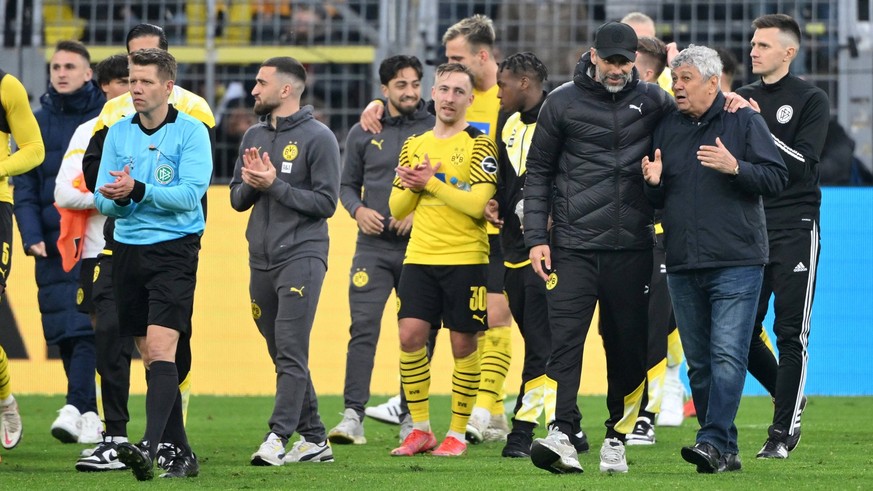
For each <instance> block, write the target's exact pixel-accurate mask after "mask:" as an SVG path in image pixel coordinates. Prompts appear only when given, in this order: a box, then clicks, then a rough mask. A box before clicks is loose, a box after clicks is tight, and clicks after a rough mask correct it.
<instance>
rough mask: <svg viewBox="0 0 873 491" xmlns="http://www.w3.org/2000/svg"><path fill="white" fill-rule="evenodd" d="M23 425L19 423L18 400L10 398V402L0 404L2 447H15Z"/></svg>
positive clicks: (19, 438) (19, 439)
mask: <svg viewBox="0 0 873 491" xmlns="http://www.w3.org/2000/svg"><path fill="white" fill-rule="evenodd" d="M23 431H24V427H23V426H22V425H21V414H20V413H19V412H18V402H16V401H15V398H14V397H13V398H12V402H10V403H9V404H7V405H4V406H0V433H2V434H3V435H2V437H3V441H2V443H3V448H6V449H10V448H15V446H16V445H18V442H20V441H21V434H22V432H23Z"/></svg>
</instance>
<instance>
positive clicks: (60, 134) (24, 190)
mask: <svg viewBox="0 0 873 491" xmlns="http://www.w3.org/2000/svg"><path fill="white" fill-rule="evenodd" d="M105 102H106V97H105V96H104V95H103V92H102V91H101V90H100V89H99V88H98V87H97V85H95V84H94V83H90V82H89V83H86V84H85V86H84V87H82V88H81V89H79V90H78V91H76V92H74V93H72V94H59V93H58V92H57V91H56V90H55V89H54V88H52V87H49V90H48V92H46V93H45V94H43V96H42V97H41V98H40V103H41V104H42V107H41V108H40V109H39V110H38V111H36V112H35V113H34V115H35V116H36V121H37V123H38V124H39V129H40V133H42V139H43V141H44V142H45V160H44V161H43V163H42V165H40V166H39V167H37V168H35V169H33V170H31V171H29V172H27V173H25V174H22V175H20V176H16V177H15V180H14V184H15V188H14V191H13V198H14V200H15V206H14V210H15V219H16V221H17V222H18V230H19V231H20V232H21V239H22V242H23V243H24V250H27V249H28V248H29V247H30V246H31V245H33V244H36V243H39V242H45V248H46V254H47V256H48V257H45V258H39V257H38V258H36V284H37V287H38V288H39V293H38V299H39V310H40V313H41V314H42V324H43V331H44V334H45V338H46V342H47V343H48V344H57V343H58V342H59V341H61V340H62V339H65V338H69V337H75V336H85V335H93V334H94V333H93V330H92V328H91V322H90V320H89V319H88V316H87V315H85V314H82V313H79V312H78V311H77V310H76V294H77V289H78V280H79V268H78V266H77V267H76V268H74V269H73V270H72V271H70V272H69V273H65V272H64V270H63V268H62V267H61V258H60V255H59V253H58V249H57V242H58V235H59V234H60V216H59V215H58V211H57V209H56V208H55V206H54V202H55V197H54V193H55V177H56V176H57V174H58V169H60V167H61V161H62V160H63V158H64V153H65V152H66V151H67V144H69V142H70V138H72V136H73V132H75V131H76V128H78V127H79V125H80V124H82V123H84V122H85V121H88V120H89V119H91V118H94V117H95V116H97V114H99V113H100V109H101V108H102V107H103V104H104V103H105Z"/></svg>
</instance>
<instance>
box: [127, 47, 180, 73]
mask: <svg viewBox="0 0 873 491" xmlns="http://www.w3.org/2000/svg"><path fill="white" fill-rule="evenodd" d="M130 64H131V65H138V66H148V65H154V66H155V67H157V69H158V76H159V77H160V78H161V80H163V81H166V80H176V58H174V57H173V55H171V54H170V52H169V51H167V50H165V49H159V48H147V49H141V50H138V51H134V52H133V53H131V54H130Z"/></svg>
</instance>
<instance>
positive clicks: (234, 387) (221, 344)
mask: <svg viewBox="0 0 873 491" xmlns="http://www.w3.org/2000/svg"><path fill="white" fill-rule="evenodd" d="M247 219H248V213H237V212H235V211H234V210H233V209H231V207H230V200H229V189H228V187H227V186H214V187H212V188H210V190H209V219H208V223H207V226H206V234H205V235H204V237H203V248H202V250H201V252H200V269H199V274H198V283H197V294H196V297H195V306H194V337H193V340H192V346H193V357H194V362H193V363H194V364H193V372H192V373H193V388H192V391H193V392H194V393H195V394H226V395H248V394H252V395H272V394H274V393H275V386H276V380H275V372H274V369H273V366H272V363H271V362H270V358H269V356H268V354H267V349H266V346H265V344H264V340H263V338H262V337H261V335H260V333H258V330H257V328H256V327H255V323H254V321H253V320H252V317H251V299H250V298H249V295H248V281H249V269H248V253H247V243H246V240H245V226H246V220H247ZM329 226H330V234H331V243H330V259H329V264H328V272H327V277H326V278H325V284H324V288H323V291H322V295H321V300H320V303H319V309H318V314H317V315H316V318H315V325H314V327H313V329H312V342H311V347H310V363H309V366H310V370H311V372H312V380H313V383H314V385H315V388H316V390H317V391H318V392H319V393H321V394H342V391H343V379H344V377H345V356H346V346H347V344H348V340H349V331H348V330H349V308H348V282H349V276H348V275H349V268H350V267H351V262H352V256H353V255H354V248H355V237H356V234H357V227H356V224H355V221H354V220H352V219H351V218H350V217H349V215H348V213H346V211H345V209H343V208H340V209H338V210H337V212H336V215H335V216H334V217H333V218H331V219H330V222H329ZM14 228H15V229H16V236H15V238H14V239H13V245H14V252H13V253H14V258H13V269H12V274H11V278H10V281H9V286H8V289H7V291H8V297H7V298H8V300H9V302H10V305H11V307H12V310H13V312H14V315H15V318H16V323H17V325H18V328H19V331H20V333H21V335H22V337H23V339H24V343H25V346H26V349H27V352H28V355H29V357H30V359H27V360H20V359H19V360H15V359H13V360H10V363H11V370H12V377H13V379H12V385H13V390H14V391H15V393H39V394H61V393H64V392H65V391H66V378H65V377H64V372H63V370H64V369H63V366H62V365H61V362H60V360H49V359H48V358H47V350H46V345H45V341H44V338H43V335H42V326H41V323H40V317H39V307H38V305H37V301H36V283H35V281H34V277H33V271H34V264H33V258H32V257H29V256H25V255H24V253H23V251H22V249H21V239H20V237H19V236H18V235H17V226H16V227H14ZM394 306H395V302H394V299H393V298H391V299H389V301H388V303H387V305H386V308H385V313H384V317H383V321H382V333H381V336H380V339H379V347H378V350H377V353H376V363H375V366H374V369H373V382H372V386H371V387H372V393H373V394H396V393H397V391H398V389H399V378H398V363H399V362H398V356H399V354H398V339H397V318H396V312H395V308H394ZM523 346H524V345H523V340H522V339H521V336H520V335H519V334H518V330H517V329H513V347H514V350H513V351H514V356H513V360H512V367H511V370H510V373H509V377H508V378H507V384H508V385H507V392H509V393H510V394H514V393H516V392H517V391H518V387H519V384H520V381H521V375H520V374H521V360H522V357H523V356H524V350H523ZM452 366H453V365H452V357H451V350H450V348H449V344H448V340H447V338H446V337H445V335H444V334H440V339H439V341H438V343H437V349H436V354H435V356H434V361H433V365H432V368H433V370H432V374H433V381H432V386H431V387H432V389H431V390H432V391H433V392H434V393H439V394H449V393H450V391H451V374H452ZM131 381H132V387H131V391H132V392H133V393H145V379H144V375H143V369H142V366H141V364H140V363H138V362H137V361H134V368H133V370H132V374H131ZM581 393H583V394H605V393H606V363H605V360H604V356H603V348H602V343H601V341H600V339H599V335H598V334H597V328H596V325H594V326H592V328H591V330H590V331H589V338H588V341H587V343H586V350H585V357H584V369H583V379H582V390H581Z"/></svg>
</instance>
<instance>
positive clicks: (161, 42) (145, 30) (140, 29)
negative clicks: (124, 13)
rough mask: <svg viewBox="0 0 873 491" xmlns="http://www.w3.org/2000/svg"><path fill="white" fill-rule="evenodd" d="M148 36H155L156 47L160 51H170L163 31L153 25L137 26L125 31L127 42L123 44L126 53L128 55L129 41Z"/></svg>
mask: <svg viewBox="0 0 873 491" xmlns="http://www.w3.org/2000/svg"><path fill="white" fill-rule="evenodd" d="M150 36H156V37H157V38H158V47H159V48H161V49H162V50H164V51H167V50H168V49H170V43H169V42H167V33H165V32H164V29H163V28H162V27H161V26H156V25H154V24H138V25H135V26H133V27H132V28H131V29H130V30H129V31H127V41H126V42H125V46H126V47H127V52H128V53H130V42H131V41H133V40H134V39H137V38H144V37H150Z"/></svg>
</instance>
